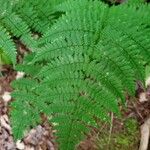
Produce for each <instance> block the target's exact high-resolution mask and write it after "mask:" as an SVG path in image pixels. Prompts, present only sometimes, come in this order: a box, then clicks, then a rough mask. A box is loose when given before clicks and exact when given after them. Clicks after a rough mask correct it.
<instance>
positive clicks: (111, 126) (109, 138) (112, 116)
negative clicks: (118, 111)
mask: <svg viewBox="0 0 150 150" xmlns="http://www.w3.org/2000/svg"><path fill="white" fill-rule="evenodd" d="M113 119H114V114H113V113H111V124H110V130H109V137H108V143H107V145H108V147H107V150H109V145H110V140H111V134H112V129H113Z"/></svg>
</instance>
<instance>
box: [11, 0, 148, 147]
mask: <svg viewBox="0 0 150 150" xmlns="http://www.w3.org/2000/svg"><path fill="white" fill-rule="evenodd" d="M29 2H30V1H29ZM37 2H38V1H37ZM31 3H34V2H33V1H31ZM35 3H36V2H35ZM43 3H44V1H43ZM44 4H45V3H44ZM35 5H36V4H35ZM19 6H20V8H22V7H21V5H20V4H18V8H16V9H17V12H20V8H19ZM23 6H24V5H23ZM42 6H43V5H41V6H40V7H42ZM46 6H47V5H46ZM136 6H139V5H138V4H137V5H136V4H134V5H126V4H123V5H118V6H112V7H109V6H108V5H106V4H104V3H102V2H100V1H98V0H94V1H93V0H89V1H88V0H69V1H66V2H64V3H62V4H60V5H57V6H55V7H53V10H54V12H55V13H54V14H59V15H60V14H63V15H62V16H61V17H59V18H58V16H57V15H56V17H54V18H55V19H56V18H58V19H57V21H54V22H55V23H54V22H53V23H52V24H53V25H52V24H51V23H50V22H49V17H48V18H47V19H46V17H43V15H42V14H43V13H44V14H45V13H46V14H47V13H48V16H50V18H51V17H52V16H53V13H52V15H51V11H50V10H49V9H47V10H49V11H48V12H46V11H45V9H43V8H42V10H43V11H44V12H43V13H42V14H41V12H40V11H38V12H39V13H38V14H37V13H35V12H36V11H37V9H39V8H38V7H36V9H35V12H34V11H32V10H33V9H34V8H35V6H34V5H33V6H32V5H31V7H29V9H30V10H31V11H29V12H30V13H31V14H32V15H33V14H34V15H37V16H39V17H38V19H39V20H37V21H36V20H35V23H34V22H31V20H28V21H27V20H26V22H28V25H29V26H31V27H32V28H33V29H34V30H35V31H37V32H40V33H42V37H41V38H40V39H39V40H38V47H37V48H36V51H34V53H32V54H31V55H29V56H27V57H26V59H25V61H24V63H23V65H19V66H18V67H17V69H18V70H20V71H24V72H25V73H26V79H20V80H17V81H15V82H14V83H13V87H14V88H15V91H14V92H13V94H12V96H13V97H14V98H15V99H16V100H15V101H14V102H13V104H12V108H13V111H12V112H11V121H12V125H13V133H14V136H15V138H16V139H19V138H21V137H22V136H23V132H24V131H25V130H26V129H27V128H28V127H30V126H35V125H36V124H37V123H39V122H40V113H46V114H47V115H48V116H52V119H51V120H50V121H51V122H53V123H57V126H55V127H54V128H55V129H56V130H57V133H56V135H57V136H58V142H59V145H60V148H61V149H64V150H72V149H73V147H74V146H75V145H76V144H77V143H78V142H80V140H81V139H83V137H84V135H85V133H87V132H88V131H89V126H95V127H96V126H97V124H96V121H95V119H94V118H101V119H102V120H109V115H108V112H114V113H115V114H117V115H119V108H118V101H120V100H122V102H124V100H125V98H124V93H125V92H128V93H130V94H134V90H135V81H136V80H142V81H144V76H145V68H144V65H145V64H146V63H147V62H149V60H150V55H149V54H150V53H149V50H150V28H149V27H150V20H148V19H147V16H149V15H150V14H149V13H150V11H149V10H150V6H149V5H146V4H141V6H140V7H138V9H137V7H136ZM47 7H48V6H47ZM47 7H46V8H47ZM39 10H41V9H39ZM27 12H28V11H24V13H27ZM56 12H57V13H56ZM58 12H59V13H58ZM34 15H33V16H34ZM29 16H30V15H29ZM42 17H43V21H41V20H40V18H42ZM35 18H37V17H35ZM52 18H53V17H52ZM28 19H29V18H28ZM55 19H54V20H55ZM44 22H45V23H44ZM46 22H49V23H50V24H51V25H49V26H48V27H45V29H46V30H44V29H43V25H42V23H44V24H47V23H46ZM39 24H40V25H39ZM44 26H45V25H44ZM25 29H26V28H25ZM21 31H22V30H21ZM26 31H27V30H26ZM18 35H20V34H19V33H18ZM23 35H29V32H28V34H26V33H25V34H23ZM23 39H24V38H23Z"/></svg>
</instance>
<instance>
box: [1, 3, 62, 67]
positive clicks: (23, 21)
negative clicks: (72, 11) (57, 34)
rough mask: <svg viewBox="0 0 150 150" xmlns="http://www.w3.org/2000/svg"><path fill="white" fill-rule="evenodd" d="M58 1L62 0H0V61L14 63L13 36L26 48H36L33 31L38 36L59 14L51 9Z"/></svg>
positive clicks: (14, 48) (36, 43)
mask: <svg viewBox="0 0 150 150" xmlns="http://www.w3.org/2000/svg"><path fill="white" fill-rule="evenodd" d="M59 2H62V0H50V1H48V3H47V1H45V0H43V1H40V0H37V1H33V0H28V1H26V0H1V1H0V6H1V9H0V35H1V36H0V49H1V51H0V58H1V59H0V63H13V64H15V63H16V52H15V51H16V47H15V46H14V45H15V43H14V42H13V40H12V39H14V38H17V39H19V40H20V41H21V42H22V43H23V44H24V45H26V47H27V48H28V49H31V50H32V51H34V50H36V47H38V42H37V40H36V39H35V37H34V36H35V33H36V32H37V33H38V36H39V37H40V36H41V35H42V34H43V33H45V32H46V31H47V30H48V29H49V28H50V27H51V25H52V24H53V23H54V22H55V20H56V19H57V18H58V17H59V16H60V13H55V12H54V10H53V7H54V6H55V5H57V4H59ZM8 34H9V35H8ZM8 46H9V47H8ZM6 57H7V60H6ZM4 58H5V59H4ZM1 61H2V62H1Z"/></svg>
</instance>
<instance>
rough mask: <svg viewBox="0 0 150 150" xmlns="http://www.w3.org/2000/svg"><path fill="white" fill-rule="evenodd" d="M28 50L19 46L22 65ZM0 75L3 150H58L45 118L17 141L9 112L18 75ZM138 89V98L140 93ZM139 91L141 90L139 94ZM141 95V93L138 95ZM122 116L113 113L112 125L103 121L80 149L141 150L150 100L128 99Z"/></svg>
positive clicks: (6, 68)
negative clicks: (13, 133) (13, 84)
mask: <svg viewBox="0 0 150 150" xmlns="http://www.w3.org/2000/svg"><path fill="white" fill-rule="evenodd" d="M27 52H28V50H26V49H25V47H24V46H23V45H21V44H18V62H21V61H22V58H23V55H24V54H25V53H27ZM0 71H1V72H2V75H1V76H0V150H17V149H22V150H56V149H57V144H56V143H55V142H54V141H55V138H54V132H55V131H54V130H52V127H51V125H50V124H49V123H48V122H47V120H46V117H45V116H44V117H43V123H42V124H41V125H38V126H37V127H36V128H34V129H31V131H30V132H29V133H27V134H26V136H25V137H24V138H23V139H20V141H16V142H14V139H13V135H12V130H11V124H10V121H9V112H10V111H13V108H11V107H10V103H11V102H12V101H13V100H12V99H11V97H10V93H11V92H12V90H13V89H12V88H11V86H10V84H11V82H12V81H13V80H15V79H16V78H17V76H18V72H16V71H14V70H13V69H12V67H11V66H9V65H5V66H2V67H1V70H0ZM139 89H140V87H138V88H137V95H138V94H139V93H140V90H139ZM138 90H139V91H138ZM138 92H139V93H138ZM121 106H122V105H120V110H121V117H116V116H115V115H114V114H110V116H111V122H110V123H106V122H101V121H99V122H98V124H99V128H96V129H95V128H91V132H90V133H89V134H88V135H87V136H86V139H85V140H83V141H82V142H81V143H80V144H79V145H78V146H77V149H78V150H138V148H139V145H140V137H141V135H140V126H141V125H142V124H143V123H144V122H145V120H146V119H147V118H148V117H149V116H150V100H148V101H146V102H139V99H138V98H132V97H129V96H127V97H126V107H121ZM149 149H150V147H149Z"/></svg>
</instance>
